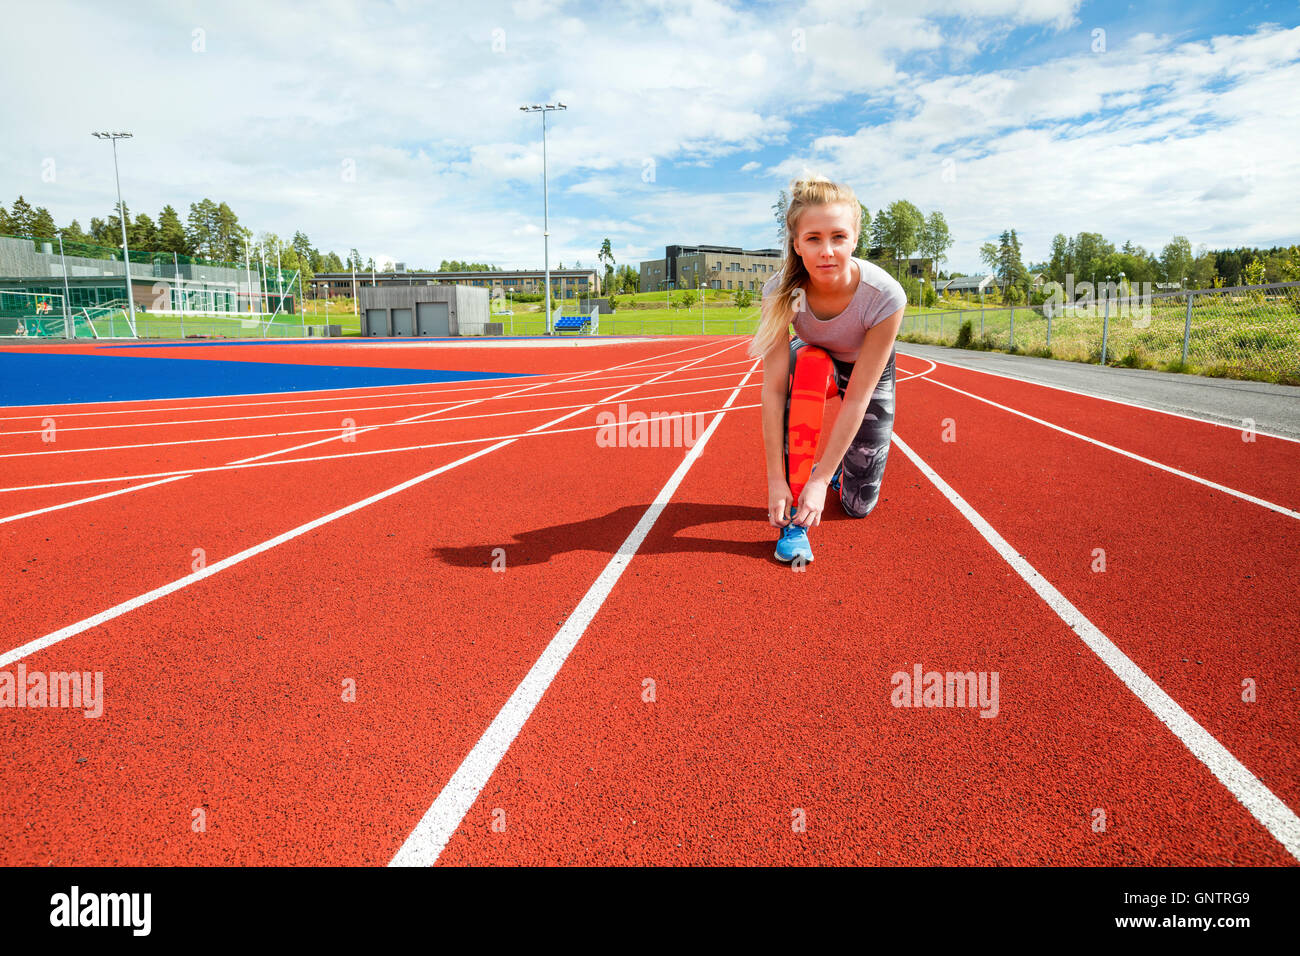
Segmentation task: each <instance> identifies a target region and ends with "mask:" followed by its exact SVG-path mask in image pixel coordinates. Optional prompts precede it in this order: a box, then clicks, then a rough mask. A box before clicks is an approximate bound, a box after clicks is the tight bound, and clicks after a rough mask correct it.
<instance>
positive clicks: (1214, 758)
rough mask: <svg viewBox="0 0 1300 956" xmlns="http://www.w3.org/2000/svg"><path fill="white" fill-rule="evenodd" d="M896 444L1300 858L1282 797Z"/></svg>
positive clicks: (1296, 828)
mask: <svg viewBox="0 0 1300 956" xmlns="http://www.w3.org/2000/svg"><path fill="white" fill-rule="evenodd" d="M893 441H894V444H896V445H897V446H898V447H899V448H900V449H901V450H902V452H903V454H905V455H906V456H907V457H908V458H910V459H911V460H912V463H913V464H915V465H916V467H917V468H919V469H920V470H921V473H922V474H924V475H925V477H927V478H928V479H930V482H931V483H932V484H933V485H934V486H935V487H936V488H938V489H939V490H940V491H941V492H942V493H943V495H944V496H945V497H946V498H947V499H948V500H949V501H950V502H952V504H953V506H954V507H956V509H957V510H958V511H959V512H961V514H962V516H963V517H965V518H966V520H967V521H969V522H970V523H971V524H972V525H973V526H974V527H975V530H976V531H978V532H979V533H980V534H981V535H982V536H983V538H984V540H985V541H987V542H988V543H989V544H991V545H992V546H993V549H994V550H995V551H997V553H998V554H999V555H1001V556H1002V559H1003V560H1004V561H1006V562H1007V563H1008V564H1009V565H1011V567H1012V568H1014V569H1015V571H1016V573H1017V574H1019V575H1020V577H1021V578H1023V579H1024V581H1025V583H1026V584H1028V585H1029V586H1030V587H1032V588H1033V589H1034V591H1036V592H1037V593H1038V596H1039V597H1041V598H1042V599H1043V600H1044V601H1045V602H1046V603H1047V606H1048V607H1050V608H1051V609H1052V610H1053V611H1054V612H1055V613H1056V615H1057V617H1059V618H1060V619H1061V620H1062V621H1064V622H1065V623H1066V624H1067V625H1069V627H1070V630H1072V631H1074V633H1076V634H1078V635H1079V637H1080V638H1082V639H1083V642H1084V643H1085V644H1087V645H1088V647H1089V648H1090V649H1091V650H1092V652H1093V653H1094V654H1096V655H1097V656H1098V657H1099V658H1101V660H1102V662H1103V663H1104V664H1105V665H1106V666H1107V667H1109V668H1110V670H1111V671H1112V672H1113V673H1114V674H1115V676H1116V677H1118V678H1119V679H1120V680H1122V681H1123V682H1124V684H1125V686H1127V687H1128V689H1129V690H1131V691H1132V692H1133V693H1134V694H1135V695H1136V696H1137V698H1138V700H1140V701H1141V702H1142V703H1143V704H1145V705H1146V707H1147V709H1148V710H1150V711H1151V712H1152V713H1153V714H1155V715H1156V717H1158V718H1159V719H1160V722H1161V723H1163V724H1164V725H1165V726H1166V727H1168V728H1169V729H1170V730H1171V731H1172V732H1173V733H1174V736H1176V737H1177V738H1178V739H1179V740H1181V741H1182V742H1183V745H1184V746H1185V747H1186V748H1187V749H1188V750H1190V751H1191V752H1192V754H1193V755H1194V756H1195V757H1196V759H1197V760H1199V761H1200V762H1201V763H1203V764H1204V765H1205V766H1206V767H1207V768H1209V770H1210V772H1211V773H1213V774H1214V775H1215V776H1216V777H1218V778H1219V780H1220V781H1221V782H1222V783H1223V785H1224V786H1225V787H1227V788H1228V790H1229V791H1230V792H1231V793H1232V795H1233V796H1234V797H1236V798H1237V799H1238V800H1239V801H1240V802H1241V804H1242V806H1244V807H1245V808H1246V809H1247V810H1249V811H1250V813H1251V815H1252V816H1253V817H1254V818H1255V819H1256V820H1258V821H1259V822H1260V823H1262V824H1263V825H1264V827H1265V828H1266V829H1267V830H1268V832H1269V833H1271V834H1273V836H1274V837H1275V838H1276V839H1277V841H1278V842H1279V843H1281V844H1282V845H1283V846H1284V847H1286V850H1287V852H1288V853H1290V854H1291V855H1292V856H1293V857H1295V858H1296V859H1297V860H1300V818H1298V817H1296V815H1295V813H1294V812H1293V811H1292V810H1291V808H1290V807H1288V806H1287V805H1286V804H1285V803H1283V802H1282V800H1281V799H1279V798H1278V796H1277V795H1276V794H1275V793H1273V791H1271V790H1269V789H1268V787H1266V786H1264V784H1263V783H1261V782H1260V780H1259V778H1257V777H1256V776H1255V775H1254V774H1253V773H1251V772H1250V771H1249V770H1248V769H1247V768H1246V767H1245V765H1243V764H1242V763H1241V761H1239V760H1238V759H1237V758H1236V757H1234V756H1233V755H1232V754H1231V753H1230V752H1229V751H1228V749H1227V748H1226V747H1224V746H1223V744H1221V743H1219V741H1218V740H1217V739H1216V738H1215V737H1214V736H1213V735H1212V734H1211V733H1210V732H1209V731H1208V730H1206V729H1205V728H1204V727H1202V726H1201V725H1200V724H1198V723H1197V722H1196V721H1195V720H1194V719H1193V718H1192V717H1191V715H1189V714H1188V713H1187V712H1186V711H1185V710H1183V709H1182V708H1181V707H1180V706H1178V703H1177V702H1176V701H1175V700H1174V699H1173V698H1172V697H1170V696H1169V695H1168V694H1167V693H1165V691H1164V690H1163V689H1162V688H1161V687H1160V685H1159V684H1157V683H1156V682H1155V681H1153V680H1152V679H1151V678H1150V677H1148V676H1147V675H1146V673H1145V672H1144V671H1143V670H1142V669H1141V668H1140V667H1138V666H1137V664H1135V663H1133V661H1132V660H1131V659H1130V658H1129V657H1128V655H1127V654H1125V653H1124V652H1123V651H1121V650H1120V649H1119V648H1118V647H1116V646H1115V644H1114V643H1112V642H1111V640H1110V638H1108V637H1107V636H1106V635H1105V634H1103V633H1102V632H1101V631H1100V630H1098V629H1097V626H1096V625H1095V624H1093V623H1092V622H1091V621H1090V620H1088V618H1087V617H1085V616H1084V615H1083V613H1082V612H1081V611H1080V610H1079V609H1078V608H1076V607H1075V606H1074V605H1073V604H1071V603H1070V601H1069V600H1068V599H1067V598H1066V597H1065V595H1064V594H1062V593H1061V592H1060V591H1058V590H1057V589H1056V588H1055V587H1053V586H1052V584H1051V583H1050V582H1049V581H1048V580H1047V579H1046V578H1045V577H1043V576H1042V575H1041V574H1040V573H1039V572H1038V571H1037V570H1036V569H1035V568H1034V566H1033V565H1031V564H1030V563H1029V562H1028V561H1026V560H1025V559H1024V558H1022V557H1021V556H1020V554H1019V553H1018V552H1017V551H1016V549H1015V548H1013V547H1012V546H1011V545H1010V544H1008V543H1007V540H1006V539H1005V538H1003V537H1002V535H1000V534H998V533H997V531H995V530H994V529H993V526H992V525H990V524H989V523H988V522H987V521H985V520H984V518H983V517H982V516H981V515H980V513H979V512H978V511H976V510H975V509H974V508H972V507H971V506H970V505H969V504H968V503H967V502H966V500H965V499H964V498H962V496H961V495H959V494H957V492H956V491H955V490H953V488H952V486H951V485H949V484H948V483H947V482H946V481H944V480H943V479H942V478H940V477H939V475H938V474H936V473H935V471H934V469H933V468H931V467H930V466H929V465H928V464H926V463H925V461H923V460H922V459H921V457H920V456H919V455H918V454H917V453H916V452H914V451H912V449H911V448H909V447H908V445H907V443H906V442H904V441H903V440H902V439H901V438H899V437H898V434H897V433H895V434H894V436H893Z"/></svg>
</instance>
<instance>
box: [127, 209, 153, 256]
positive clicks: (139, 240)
mask: <svg viewBox="0 0 1300 956" xmlns="http://www.w3.org/2000/svg"><path fill="white" fill-rule="evenodd" d="M126 236H127V240H128V241H129V242H130V243H131V249H132V250H133V251H134V250H137V249H138V250H140V251H142V252H143V251H146V250H147V251H150V252H152V251H154V250H156V249H157V248H158V228H157V227H156V226H155V225H154V224H153V220H152V219H151V218H149V216H148V214H147V213H143V212H142V213H140V215H138V216H136V217H135V222H134V223H132V224H131V225H130V226H128V227H127V230H126Z"/></svg>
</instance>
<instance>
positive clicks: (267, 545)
mask: <svg viewBox="0 0 1300 956" xmlns="http://www.w3.org/2000/svg"><path fill="white" fill-rule="evenodd" d="M710 344H716V342H714V343H710ZM730 348H735V346H734V345H730V346H727V348H725V349H722V350H721V351H726V350H727V349H730ZM713 354H717V353H713ZM711 357H712V355H710V356H705V358H711ZM695 361H697V362H698V361H703V359H696V360H695ZM692 364H694V362H691V363H687V364H686V365H684V366H682V367H681V368H680V369H669V370H668V371H666V372H663V373H661V374H660V375H658V376H656V378H655V379H652V380H651V381H657V380H658V379H660V378H664V377H666V376H669V375H672V374H674V372H676V371H683V370H685V369H687V368H689V367H690V366H691V365H692ZM643 384H650V383H649V382H646V383H643ZM640 387H641V385H640V384H638V385H629V386H627V388H625V389H624V390H623V391H624V392H627V391H630V390H632V389H636V388H640ZM619 394H621V393H619ZM591 407H592V408H595V407H596V405H595V404H593V405H592V406H591ZM577 414H579V412H573V413H571V414H570V415H565V416H563V417H562V418H558V419H556V421H563V420H564V419H565V418H570V417H572V416H573V415H577ZM545 427H546V426H545V425H539V426H538V428H539V429H540V428H545ZM479 440H480V441H484V440H489V441H490V439H479ZM517 440H518V439H517V438H509V439H505V440H503V441H499V442H496V443H495V444H493V445H490V446H488V447H487V448H481V449H479V450H478V451H476V452H472V453H471V454H468V455H466V456H465V457H464V458H458V459H456V460H455V461H453V462H451V463H450V464H447V465H441V466H439V467H437V468H435V469H433V470H432V471H427V472H425V473H424V474H422V475H416V476H415V477H414V478H411V479H409V480H407V481H403V482H402V483H401V484H397V485H394V486H393V487H391V488H387V489H385V490H384V491H381V492H379V493H377V494H374V495H371V496H370V497H369V498H364V499H362V500H361V501H357V502H354V503H353V504H350V505H345V506H344V507H342V508H339V509H338V510H337V511H332V512H330V513H329V514H327V515H324V516H323V517H320V518H316V519H314V520H312V521H308V522H307V523H306V524H302V525H299V526H298V527H296V528H293V529H291V530H289V531H286V532H284V533H283V534H279V535H276V536H275V537H274V538H271V539H269V540H267V541H263V542H262V543H261V544H256V545H253V546H252V547H250V548H246V549H245V550H243V551H240V552H239V553H238V554H234V555H231V556H230V557H228V558H223V559H222V560H220V561H217V562H215V563H214V564H210V565H208V566H207V567H205V568H203V569H202V570H199V571H195V572H193V573H191V574H187V575H185V576H184V577H181V578H177V579H176V580H175V581H172V582H170V583H169V584H164V585H162V586H161V587H157V588H154V589H153V590H152V591H149V592H147V593H145V594H141V595H139V596H137V597H134V598H131V599H129V600H127V601H123V602H122V603H120V604H117V605H115V606H114V607H111V608H109V609H108V610H106V611H101V612H100V613H98V614H93V615H91V616H90V617H88V618H85V619H84V620H81V621H78V622H77V623H75V624H69V625H68V626H67V627H63V628H60V629H59V630H57V631H53V632H51V633H49V634H46V635H45V636H44V637H38V638H35V639H34V640H31V641H28V642H27V643H26V644H23V645H22V646H20V647H16V648H14V649H12V650H9V651H5V652H4V653H2V654H0V667H8V666H9V665H10V664H13V663H15V662H16V661H19V660H22V659H23V658H24V657H27V656H29V655H31V654H34V653H36V652H37V651H40V650H44V649H45V648H47V647H50V646H52V645H54V644H58V643H59V642H60V641H64V640H67V639H68V638H69V637H73V636H75V635H77V634H80V633H82V632H83V631H88V630H90V629H91V628H92V627H97V626H99V625H100V624H103V623H105V622H106V621H111V620H113V619H114V618H117V617H121V616H122V615H123V614H126V613H127V612H129V611H134V610H135V609H136V608H139V607H143V606H144V605H146V604H150V603H152V602H154V601H156V600H158V599H159V598H161V597H165V596H167V595H168V594H171V593H173V592H174V591H179V590H181V589H182V588H186V587H189V586H190V585H191V584H194V583H196V582H198V581H202V580H203V579H204V578H209V577H211V576H212V575H214V574H216V573H218V572H220V571H224V570H225V569H226V568H229V567H233V566H234V565H236V564H240V563H241V562H243V561H247V560H248V559H249V558H252V557H255V556H257V555H259V554H261V553H262V552H264V551H269V550H270V549H272V548H275V547H278V546H279V545H281V544H284V543H285V542H286V541H292V540H293V539H294V538H297V537H300V536H301V535H304V534H306V533H307V532H309V531H314V530H315V529H317V528H319V527H321V526H322V525H326V524H329V523H330V522H332V521H337V520H338V519H339V518H343V517H346V516H347V515H350V514H352V513H353V512H355V511H360V510H361V509H362V508H365V507H366V506H368V505H372V504H374V503H375V502H377V501H382V500H384V499H385V498H389V497H391V496H392V495H395V494H398V493H400V492H402V491H405V490H406V489H408V488H413V487H415V486H416V485H418V484H421V483H422V482H425V481H428V480H429V479H430V478H434V477H437V476H438V475H441V474H443V473H444V472H448V471H451V470H452V469H453V468H458V467H460V466H461V465H464V464H466V463H468V462H471V461H473V460H474V459H476V458H481V457H482V456H483V455H486V454H488V453H490V452H494V451H496V450H497V449H499V448H505V447H506V446H507V445H512V444H514V443H515V442H516V441H517Z"/></svg>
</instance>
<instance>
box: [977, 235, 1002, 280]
mask: <svg viewBox="0 0 1300 956" xmlns="http://www.w3.org/2000/svg"><path fill="white" fill-rule="evenodd" d="M998 259H999V256H998V247H997V246H995V245H994V244H993V243H991V242H986V243H984V244H983V245H982V246H980V262H982V263H984V265H985V266H987V267H988V270H989V272H990V273H996V272H997V271H998Z"/></svg>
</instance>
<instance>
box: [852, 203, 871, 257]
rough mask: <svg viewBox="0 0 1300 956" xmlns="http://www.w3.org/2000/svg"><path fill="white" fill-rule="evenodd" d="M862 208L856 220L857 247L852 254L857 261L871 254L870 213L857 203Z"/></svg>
mask: <svg viewBox="0 0 1300 956" xmlns="http://www.w3.org/2000/svg"><path fill="white" fill-rule="evenodd" d="M858 205H859V206H860V207H861V208H862V215H861V216H860V217H859V218H858V247H857V248H856V249H854V250H853V254H854V255H855V256H857V257H858V258H859V259H866V258H867V257H868V256H869V255H870V254H871V213H869V212H868V211H867V207H866V206H863V205H862V203H858Z"/></svg>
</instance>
